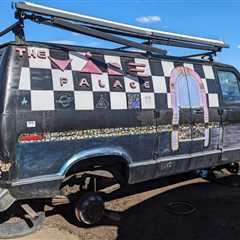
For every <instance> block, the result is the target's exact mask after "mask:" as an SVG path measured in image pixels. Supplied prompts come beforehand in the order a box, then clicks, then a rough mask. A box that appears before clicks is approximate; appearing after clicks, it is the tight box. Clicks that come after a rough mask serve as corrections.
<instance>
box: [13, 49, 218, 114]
mask: <svg viewBox="0 0 240 240" xmlns="http://www.w3.org/2000/svg"><path fill="white" fill-rule="evenodd" d="M35 49H36V48H35ZM39 50H44V51H45V52H46V53H47V55H48V56H51V57H53V58H56V59H71V60H72V61H71V63H70V64H69V65H68V66H67V68H66V69H65V70H64V71H62V70H60V69H58V68H57V67H56V66H55V65H54V64H53V63H52V62H51V60H50V59H49V58H46V59H39V58H29V59H28V60H27V61H26V62H27V63H26V64H25V65H24V67H22V69H21V75H20V82H19V90H20V91H19V96H18V105H19V108H20V109H22V110H32V111H51V110H58V109H59V110H61V109H71V110H96V109H105V110H110V109H111V110H125V109H155V108H159V109H168V108H171V95H170V87H169V85H170V74H171V72H172V70H173V69H174V68H175V67H176V66H177V64H176V63H174V62H171V61H167V60H162V61H154V60H148V59H140V58H127V57H119V56H109V55H100V54H99V55H93V57H92V58H93V59H95V60H96V62H98V64H97V66H98V67H99V68H100V69H101V71H102V72H103V74H101V75H100V74H89V73H81V72H80V70H81V69H82V68H83V67H84V65H85V64H86V62H87V58H85V57H83V53H78V52H69V53H67V52H64V51H56V50H49V49H45V48H44V49H39ZM109 62H115V63H118V64H119V66H120V67H121V69H123V70H126V69H127V67H128V63H129V62H135V63H140V64H141V63H143V64H145V66H146V67H145V72H144V73H143V74H145V75H146V77H137V76H132V75H125V76H109V75H108V74H107V69H106V66H107V63H109ZM183 65H184V66H185V67H189V68H191V69H193V70H195V71H196V72H197V73H198V74H199V76H200V77H201V78H202V80H203V84H204V86H205V89H206V92H207V95H208V104H209V107H218V106H219V103H218V93H217V89H216V83H215V81H214V79H215V76H214V72H213V68H212V67H211V66H209V65H201V64H183ZM126 71H127V70H126ZM60 77H66V78H67V79H68V81H67V83H66V84H64V85H63V86H61V85H60V81H59V78H60ZM81 78H86V79H87V80H88V82H89V84H90V87H89V88H86V89H84V88H81V89H80V88H79V80H80V79H81ZM99 79H100V80H101V81H102V82H103V83H104V85H105V86H104V87H103V88H100V87H99V85H98V84H97V83H98V80H99ZM115 80H119V81H120V82H121V84H122V85H123V89H119V88H118V89H114V88H113V87H112V82H113V81H115ZM144 80H147V81H149V83H150V88H149V89H145V88H143V87H142V86H143V85H142V82H144ZM130 81H134V82H135V83H136V88H135V89H132V88H130V87H129V82H130ZM66 103H67V104H66Z"/></svg>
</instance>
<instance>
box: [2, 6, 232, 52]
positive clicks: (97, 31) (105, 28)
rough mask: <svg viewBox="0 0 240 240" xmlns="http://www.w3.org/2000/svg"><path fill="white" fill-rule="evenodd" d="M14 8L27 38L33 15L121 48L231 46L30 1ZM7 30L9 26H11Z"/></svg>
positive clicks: (21, 36)
mask: <svg viewBox="0 0 240 240" xmlns="http://www.w3.org/2000/svg"><path fill="white" fill-rule="evenodd" d="M15 8H16V13H15V16H16V18H17V19H18V22H17V23H18V24H17V26H18V28H17V27H16V24H15V25H13V27H14V33H15V35H16V36H17V37H18V39H20V40H21V39H22V40H24V32H23V26H24V24H23V22H24V20H26V19H30V20H32V21H34V22H36V23H41V24H46V25H51V26H54V27H58V28H61V29H65V30H69V31H73V32H77V33H81V34H84V35H88V36H92V37H96V38H99V39H104V40H107V41H111V42H114V43H118V44H120V45H123V47H120V48H118V49H121V50H123V49H126V48H136V49H140V50H144V51H146V52H148V53H155V54H161V55H166V53H167V52H166V50H163V49H160V48H158V47H156V45H168V46H174V47H181V48H190V49H198V50H204V51H207V52H206V53H205V52H204V53H202V54H200V56H202V55H203V56H209V55H210V56H214V55H216V53H217V52H219V51H221V50H222V49H223V48H228V47H229V46H228V45H227V44H226V43H225V42H224V41H220V40H213V39H208V38H200V37H193V36H188V35H182V34H177V33H170V32H163V31H158V30H154V29H149V28H142V27H136V26H132V25H128V24H123V23H118V22H114V21H109V20H104V19H100V18H95V17H90V16H85V15H81V14H77V13H72V12H67V11H63V10H59V9H55V8H50V7H46V6H42V5H37V4H33V3H29V2H19V3H16V4H15ZM7 30H9V28H8V29H7ZM0 35H1V33H0ZM126 37H128V38H126ZM129 37H131V39H129ZM132 38H136V39H141V40H142V41H143V42H142V43H139V41H134V40H132Z"/></svg>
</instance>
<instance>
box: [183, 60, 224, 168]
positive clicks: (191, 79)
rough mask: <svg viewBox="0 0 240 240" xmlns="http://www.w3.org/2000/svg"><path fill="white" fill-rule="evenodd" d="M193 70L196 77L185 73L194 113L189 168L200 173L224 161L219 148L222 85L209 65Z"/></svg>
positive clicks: (197, 65)
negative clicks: (200, 170) (203, 169)
mask: <svg viewBox="0 0 240 240" xmlns="http://www.w3.org/2000/svg"><path fill="white" fill-rule="evenodd" d="M194 69H195V73H197V74H195V73H192V74H191V72H189V73H188V72H186V77H187V80H188V86H189V92H190V96H191V98H190V101H191V111H192V143H191V155H192V161H191V166H190V168H191V169H199V168H206V167H210V166H213V165H218V162H219V161H220V159H221V149H220V147H219V146H220V143H221V139H222V126H221V119H220V115H219V107H220V105H219V94H218V93H219V85H218V81H217V77H216V73H215V71H214V66H213V65H212V64H210V63H204V64H195V65H194ZM186 71H187V70H186ZM195 85H196V86H195ZM197 88H198V91H197ZM194 89H195V90H194Z"/></svg>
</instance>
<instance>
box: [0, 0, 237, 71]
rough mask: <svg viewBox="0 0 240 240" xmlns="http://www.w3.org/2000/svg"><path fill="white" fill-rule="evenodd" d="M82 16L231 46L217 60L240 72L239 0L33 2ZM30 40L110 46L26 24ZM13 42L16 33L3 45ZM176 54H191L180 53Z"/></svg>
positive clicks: (4, 15) (4, 14) (2, 14)
mask: <svg viewBox="0 0 240 240" xmlns="http://www.w3.org/2000/svg"><path fill="white" fill-rule="evenodd" d="M31 2H33V3H37V4H43V5H47V6H50V7H56V8H60V9H64V10H67V11H74V12H77V13H80V14H85V15H90V16H96V17H101V18H105V19H109V20H114V21H119V22H123V23H128V24H133V25H137V26H141V27H149V28H155V29H159V30H162V31H173V32H177V33H182V34H189V35H195V36H200V37H208V38H216V39H221V40H224V41H226V42H227V43H229V44H230V46H231V48H230V49H225V50H223V52H222V53H221V54H219V56H218V58H217V60H218V61H221V62H224V63H229V64H233V65H235V66H236V67H237V68H238V69H240V27H239V24H240V1H239V0H211V1H210V0H31ZM14 21H15V19H14V10H12V9H11V0H0V29H3V28H5V27H7V26H8V25H9V24H12V23H14ZM26 37H27V39H28V40H37V41H49V42H59V43H61V42H63V43H69V44H77V45H86V46H91V47H101V46H102V47H109V46H111V44H110V43H106V42H103V41H100V42H99V41H98V40H96V39H94V38H88V37H85V36H82V35H79V34H73V33H69V32H66V31H61V30H58V29H55V28H51V27H46V26H41V25H36V24H33V23H30V22H28V23H27V24H26ZM12 39H13V34H8V35H6V36H5V37H2V38H0V42H1V43H2V42H5V41H8V40H12ZM171 53H173V54H188V53H189V51H186V50H181V51H178V52H176V51H175V50H174V51H172V52H171Z"/></svg>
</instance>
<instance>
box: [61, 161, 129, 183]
mask: <svg viewBox="0 0 240 240" xmlns="http://www.w3.org/2000/svg"><path fill="white" fill-rule="evenodd" d="M97 170H104V171H106V172H109V173H111V174H112V175H113V177H114V178H115V179H116V181H117V182H119V183H121V184H125V183H126V182H127V180H128V164H127V162H126V160H125V159H124V158H122V157H119V156H101V157H94V158H87V159H84V160H80V161H78V162H76V163H75V164H73V165H72V166H71V167H70V168H69V169H68V171H67V172H66V174H65V178H68V177H69V176H71V175H74V174H76V173H81V172H85V171H93V172H94V171H97Z"/></svg>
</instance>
